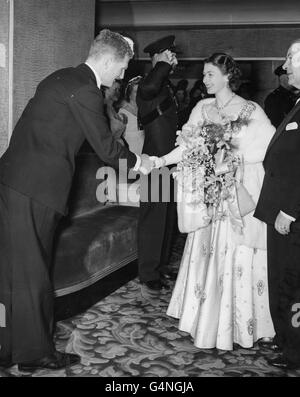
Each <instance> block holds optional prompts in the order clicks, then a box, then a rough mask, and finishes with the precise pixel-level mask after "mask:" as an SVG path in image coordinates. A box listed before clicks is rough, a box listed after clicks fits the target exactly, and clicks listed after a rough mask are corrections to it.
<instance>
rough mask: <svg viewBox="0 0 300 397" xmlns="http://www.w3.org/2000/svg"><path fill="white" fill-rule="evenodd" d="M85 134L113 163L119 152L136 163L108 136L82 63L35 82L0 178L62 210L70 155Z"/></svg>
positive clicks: (2, 163)
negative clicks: (35, 87) (33, 91)
mask: <svg viewBox="0 0 300 397" xmlns="http://www.w3.org/2000/svg"><path fill="white" fill-rule="evenodd" d="M85 139H87V140H88V142H89V143H90V145H91V146H92V147H93V149H94V150H95V152H96V153H97V154H98V156H99V157H100V158H101V159H102V160H103V161H105V162H107V163H108V164H111V165H113V166H114V167H117V166H118V159H119V158H124V159H127V161H128V166H129V167H133V166H134V165H135V163H136V156H135V155H134V154H133V153H131V152H129V151H128V149H127V148H125V147H124V146H122V145H120V144H119V143H118V142H116V141H115V140H114V139H113V137H112V134H111V131H110V129H109V127H108V123H107V119H106V117H105V115H104V112H103V96H102V93H101V90H99V89H98V87H97V85H96V78H95V75H94V73H93V72H92V70H91V69H90V68H89V67H88V66H87V65H85V64H81V65H79V66H78V67H76V68H67V69H62V70H58V71H56V72H55V73H53V74H51V75H50V76H48V77H47V78H45V79H44V80H43V81H42V82H41V83H40V84H39V85H38V87H37V90H36V93H35V95H34V97H33V98H32V99H31V100H30V101H29V103H28V104H27V106H26V108H25V110H24V112H23V114H22V116H21V117H20V119H19V121H18V123H17V125H16V127H15V129H14V132H13V134H12V138H11V141H10V144H9V147H8V149H7V151H6V152H5V153H4V155H3V156H2V158H1V159H0V182H1V183H3V184H5V185H7V186H9V187H11V188H13V189H15V190H16V191H18V192H20V193H23V194H24V195H26V196H29V197H31V198H33V199H35V200H37V201H39V202H41V203H42V204H44V205H46V206H48V207H50V208H52V209H54V210H56V211H58V212H60V213H63V214H65V213H66V203H67V198H68V194H69V191H70V187H71V183H72V177H73V173H74V160H75V155H76V153H77V152H78V150H79V149H80V147H81V145H82V144H83V142H84V140H85ZM95 177H96V175H95ZM95 194H96V192H95Z"/></svg>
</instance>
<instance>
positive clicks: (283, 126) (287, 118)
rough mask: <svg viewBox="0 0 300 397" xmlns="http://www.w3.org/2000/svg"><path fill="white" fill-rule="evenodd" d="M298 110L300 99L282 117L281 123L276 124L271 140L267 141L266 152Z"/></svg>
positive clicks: (299, 108)
mask: <svg viewBox="0 0 300 397" xmlns="http://www.w3.org/2000/svg"><path fill="white" fill-rule="evenodd" d="M299 110H300V101H299V102H298V103H297V104H296V105H295V106H294V107H293V109H292V110H291V111H290V113H289V114H288V115H287V116H286V117H285V118H284V119H283V121H282V123H281V124H280V125H279V126H278V128H277V130H276V132H275V134H274V135H273V138H272V139H271V141H270V143H269V146H268V148H267V151H266V154H267V153H268V152H269V150H270V148H271V146H273V144H274V143H275V142H276V141H277V139H278V138H279V136H280V135H281V134H282V132H283V131H284V129H285V127H286V126H287V124H288V123H289V122H290V120H291V119H292V118H293V117H294V115H295V114H296V113H297V112H298V111H299Z"/></svg>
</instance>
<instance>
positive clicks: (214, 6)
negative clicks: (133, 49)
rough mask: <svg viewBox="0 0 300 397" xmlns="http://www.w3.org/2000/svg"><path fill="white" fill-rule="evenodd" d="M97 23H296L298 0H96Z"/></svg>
mask: <svg viewBox="0 0 300 397" xmlns="http://www.w3.org/2000/svg"><path fill="white" fill-rule="evenodd" d="M97 9H98V10H99V12H98V13H97V24H98V25H101V26H104V25H106V26H110V27H114V28H116V29H118V28H120V27H121V28H122V27H123V26H127V27H128V26H135V27H144V26H148V27H152V26H154V27H155V26H156V27H157V26H160V27H168V28H170V27H172V26H176V27H180V26H185V27H188V26H199V25H202V26H205V25H227V26H228V25H242V24H243V25H244V24H248V25H256V24H289V23H293V24H297V23H299V18H300V2H299V0H285V1H284V2H282V0H159V1H157V0H156V1H155V0H146V1H141V0H138V1H134V0H123V1H120V0H117V1H115V0H114V1H112V0H97Z"/></svg>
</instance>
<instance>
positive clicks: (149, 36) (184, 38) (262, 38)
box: [123, 25, 300, 59]
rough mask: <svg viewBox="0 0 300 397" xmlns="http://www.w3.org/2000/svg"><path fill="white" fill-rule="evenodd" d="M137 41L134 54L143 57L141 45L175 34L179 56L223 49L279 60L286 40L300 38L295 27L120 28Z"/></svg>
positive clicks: (247, 56) (199, 55)
mask: <svg viewBox="0 0 300 397" xmlns="http://www.w3.org/2000/svg"><path fill="white" fill-rule="evenodd" d="M123 31H124V32H125V33H126V34H128V35H129V36H131V37H133V38H134V40H135V42H136V44H137V57H138V58H139V59H145V58H147V55H146V54H144V53H143V48H144V47H145V46H146V45H147V44H149V43H150V42H152V41H154V40H156V39H158V38H160V37H163V36H165V35H168V34H174V35H175V36H176V44H177V45H178V47H179V48H180V50H181V51H182V53H181V54H180V55H179V58H181V59H202V58H206V57H207V56H208V55H209V54H211V53H212V52H215V51H225V52H228V53H229V54H231V55H232V56H234V57H236V58H240V59H243V58H244V59H263V58H269V59H277V58H281V59H283V58H284V57H285V55H286V51H287V48H288V46H289V44H290V42H291V41H292V40H294V39H296V38H298V37H300V25H299V26H298V27H288V26H285V27H257V26H256V27H253V28H250V27H239V28H237V27H236V28H230V27H224V28H215V27H212V28H203V29H190V30H189V29H185V30H183V29H168V30H165V29H155V30H149V29H147V30H146V29H136V28H126V29H125V28H124V29H123Z"/></svg>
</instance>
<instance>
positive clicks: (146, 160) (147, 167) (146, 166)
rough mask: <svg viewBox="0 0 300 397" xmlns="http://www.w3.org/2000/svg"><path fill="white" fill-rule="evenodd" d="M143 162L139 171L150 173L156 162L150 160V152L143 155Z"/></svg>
mask: <svg viewBox="0 0 300 397" xmlns="http://www.w3.org/2000/svg"><path fill="white" fill-rule="evenodd" d="M141 160H142V163H141V165H140V168H139V171H141V172H142V173H143V174H144V175H148V174H149V173H150V172H151V171H152V170H153V168H154V165H155V164H154V162H153V161H152V160H150V157H149V156H148V154H142V155H141Z"/></svg>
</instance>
